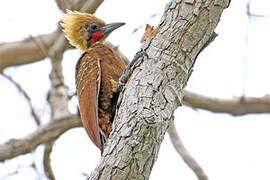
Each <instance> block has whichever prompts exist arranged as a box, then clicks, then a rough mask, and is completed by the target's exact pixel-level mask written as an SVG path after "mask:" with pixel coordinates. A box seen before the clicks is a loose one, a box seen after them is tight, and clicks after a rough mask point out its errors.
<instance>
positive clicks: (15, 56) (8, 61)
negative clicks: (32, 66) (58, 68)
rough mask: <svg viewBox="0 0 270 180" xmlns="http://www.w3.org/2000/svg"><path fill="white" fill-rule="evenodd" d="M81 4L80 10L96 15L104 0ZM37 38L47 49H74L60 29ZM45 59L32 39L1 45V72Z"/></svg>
mask: <svg viewBox="0 0 270 180" xmlns="http://www.w3.org/2000/svg"><path fill="white" fill-rule="evenodd" d="M76 2H77V1H76ZM80 2H83V4H81V3H79V4H77V5H78V9H80V10H81V11H83V12H88V13H94V12H95V11H96V9H97V8H98V7H99V5H100V4H101V3H102V2H103V0H95V1H93V0H88V1H87V2H86V0H81V1H80ZM85 2H86V3H85ZM77 3H78V2H77ZM76 8H77V7H76ZM76 8H75V9H76ZM35 38H36V39H40V40H41V41H42V42H43V43H44V45H45V46H46V47H51V46H52V45H53V44H55V45H54V47H53V49H59V50H58V52H62V53H63V52H64V51H65V50H66V49H68V48H72V47H71V46H69V45H68V44H67V42H66V40H65V37H64V34H63V33H62V32H61V30H60V28H59V29H58V30H56V31H54V32H52V33H48V34H45V35H40V36H37V37H35ZM55 41H57V43H55ZM44 58H46V56H45V55H44V54H43V53H42V52H41V51H40V49H39V47H37V46H36V44H35V43H34V42H33V40H31V38H28V39H25V40H22V41H17V42H10V43H2V44H0V71H1V70H3V69H5V68H6V67H10V66H18V65H22V64H28V63H33V62H36V61H40V60H42V59H44Z"/></svg>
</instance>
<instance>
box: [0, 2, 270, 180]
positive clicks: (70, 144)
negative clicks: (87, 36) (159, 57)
mask: <svg viewBox="0 0 270 180" xmlns="http://www.w3.org/2000/svg"><path fill="white" fill-rule="evenodd" d="M167 2H168V1H165V0H159V1H158V0H148V1H143V0H136V1H125V0H111V1H108V0H107V1H105V2H104V3H103V4H102V5H101V6H100V7H99V9H98V10H97V12H96V13H95V15H96V16H98V17H100V18H102V19H103V20H104V21H106V22H108V23H110V22H126V25H125V26H123V27H121V28H119V29H118V30H117V31H115V32H114V33H112V34H111V35H110V37H109V38H108V40H109V41H110V42H112V43H113V44H115V45H119V46H120V50H121V51H122V52H123V53H124V54H125V55H126V56H127V57H128V58H129V59H132V58H133V56H134V54H135V53H136V52H137V51H138V50H139V48H140V42H139V40H140V39H141V36H142V34H143V32H144V27H145V24H146V23H148V24H150V25H157V24H158V22H159V20H160V17H161V15H162V13H163V10H164V7H165V5H166V3H167ZM246 2H247V1H245V0H237V1H232V2H231V6H230V8H229V9H226V10H225V12H224V13H223V15H222V18H221V21H220V23H219V25H218V27H217V29H216V32H217V33H218V34H219V36H218V37H217V38H216V40H215V41H214V42H213V43H212V44H211V45H210V46H209V47H208V48H207V49H206V50H205V51H203V52H202V53H201V54H200V56H199V58H198V59H197V61H196V64H195V68H194V72H193V74H192V76H191V78H190V80H189V82H188V85H187V88H186V89H188V90H191V91H193V92H197V93H199V94H203V95H207V96H210V97H219V98H232V97H234V96H242V95H245V96H255V97H261V96H264V95H266V94H269V92H270V83H269V77H270V71H269V67H270V63H269V48H270V47H269V42H270V35H269V32H270V15H269V14H270V1H268V0H257V1H252V2H251V12H252V13H254V14H260V15H264V14H268V16H266V17H263V18H251V19H248V17H247V15H246ZM0 5H1V6H0V22H1V23H2V24H1V28H0V32H1V33H0V43H3V42H12V41H18V40H22V39H24V38H27V37H29V36H30V35H32V36H36V35H41V34H44V33H49V32H52V31H54V30H55V29H56V28H57V23H58V21H59V19H60V17H61V14H62V12H61V11H59V10H58V8H57V6H56V4H55V2H54V1H53V0H48V1H44V0H25V1H21V0H10V1H2V2H0ZM153 16H154V17H153ZM138 27H141V28H140V29H139V30H138V31H136V32H135V33H132V32H133V31H134V29H136V28H138ZM80 55H81V52H80V51H79V50H68V51H66V53H65V54H64V61H63V68H64V76H65V81H66V84H67V85H68V87H69V91H70V93H72V92H74V91H75V83H74V82H75V80H74V71H75V64H76V62H77V60H78V59H79V57H80ZM50 68H51V66H50V61H49V59H45V60H43V61H40V62H37V63H33V64H30V65H24V66H20V67H12V68H8V69H6V70H5V73H6V74H8V75H11V76H12V77H13V78H14V79H15V80H16V81H17V82H19V83H20V84H21V85H22V87H23V88H24V89H25V90H26V91H27V92H28V93H29V94H30V95H31V98H32V101H33V104H34V106H35V108H36V110H37V111H38V113H39V114H40V115H42V121H43V122H44V123H46V122H48V120H49V117H50V115H49V107H48V104H47V102H46V97H47V91H48V89H49V88H50V81H49V78H48V74H49V72H50ZM0 92H1V93H0V99H1V101H0V111H1V120H0V143H4V142H6V141H7V140H8V139H10V138H21V137H24V136H25V135H26V134H29V133H30V132H33V131H34V130H35V129H36V128H37V127H36V125H35V123H34V120H33V118H32V117H31V112H30V109H29V107H28V104H27V102H26V101H25V99H24V97H23V96H22V95H21V94H20V93H18V90H17V89H16V88H15V87H14V85H13V84H11V83H10V82H9V81H8V80H7V79H5V78H4V77H2V76H0ZM76 106H77V100H76V98H73V99H72V101H71V102H70V110H71V111H72V112H76V108H75V107H76ZM269 120H270V116H269V115H268V114H265V115H247V116H240V117H232V116H230V115H228V114H214V113H210V112H208V111H203V110H198V111H194V110H192V109H190V108H188V107H180V108H178V109H177V110H176V111H175V123H176V126H177V128H178V131H179V134H180V136H181V138H182V140H183V141H184V144H185V146H186V148H187V149H188V150H189V151H190V153H191V154H192V155H193V157H194V158H195V159H196V160H197V161H198V162H199V164H200V165H201V166H202V167H203V169H204V170H205V172H206V174H207V175H208V176H209V178H210V179H215V180H228V179H230V180H241V179H245V180H254V179H260V180H269V179H270V174H269V162H270V155H269V152H270V144H269V137H270V130H269V127H270V121H269ZM43 151H44V147H43V146H39V147H38V148H37V150H36V151H34V152H33V153H31V154H27V155H23V156H19V157H18V158H15V159H12V160H8V161H6V162H5V163H0V179H1V180H2V179H7V180H21V179H28V180H35V179H38V176H40V177H41V179H42V180H45V179H46V177H45V175H44V172H43V169H42V156H41V153H42V152H43ZM51 159H52V167H53V170H54V173H55V176H56V179H60V180H61V179H77V180H82V179H85V178H84V176H83V175H82V173H87V174H89V173H90V172H91V171H92V170H93V169H94V168H95V167H96V165H97V163H98V161H99V159H100V152H99V149H97V148H96V147H95V146H94V144H92V143H91V142H90V140H89V138H88V136H87V134H86V133H85V131H84V129H83V128H75V129H72V130H70V131H68V132H67V133H65V134H64V135H62V136H61V137H60V138H59V139H58V140H57V141H56V142H55V145H54V148H53V152H52V154H51ZM33 161H34V162H35V164H36V166H37V168H38V170H39V173H40V174H37V173H36V172H35V171H34V170H33V168H31V167H30V166H29V165H30V164H32V162H33ZM16 169H19V171H18V173H17V174H15V175H12V176H8V177H5V175H7V174H8V173H12V172H14V171H16ZM150 179H151V180H156V179H157V180H159V179H185V180H194V179H196V176H195V175H194V173H193V172H192V171H191V170H190V169H189V168H188V167H187V165H186V164H185V163H183V161H182V160H181V158H180V157H179V156H178V154H177V153H176V152H175V150H174V148H173V147H172V145H171V143H170V141H169V138H168V136H167V135H166V136H165V139H164V141H163V143H162V146H161V149H160V153H159V158H158V160H157V162H156V163H155V165H154V167H153V171H152V174H151V176H150Z"/></svg>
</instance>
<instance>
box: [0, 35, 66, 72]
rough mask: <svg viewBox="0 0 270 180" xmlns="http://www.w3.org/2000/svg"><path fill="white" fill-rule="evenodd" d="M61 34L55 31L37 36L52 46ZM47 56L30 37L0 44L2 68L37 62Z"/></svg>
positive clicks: (0, 68)
mask: <svg viewBox="0 0 270 180" xmlns="http://www.w3.org/2000/svg"><path fill="white" fill-rule="evenodd" d="M59 34H61V32H59V31H55V32H52V33H49V34H45V35H41V36H37V37H38V39H41V40H42V41H43V42H44V44H45V45H46V47H50V46H51V45H52V44H53V43H54V41H55V40H56V38H57V37H58V36H59ZM45 57H46V56H44V54H42V53H41V52H40V49H39V48H38V47H37V46H36V44H35V43H34V42H33V41H32V40H31V39H30V38H28V39H25V40H22V41H17V42H11V43H3V44H0V70H3V69H4V68H6V67H10V66H18V65H22V64H28V63H32V62H36V61H39V60H42V59H44V58H45Z"/></svg>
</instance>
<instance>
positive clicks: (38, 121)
mask: <svg viewBox="0 0 270 180" xmlns="http://www.w3.org/2000/svg"><path fill="white" fill-rule="evenodd" d="M1 75H2V76H4V77H5V78H7V79H8V80H9V81H10V82H11V83H12V84H14V85H15V87H16V88H17V89H18V91H19V92H21V93H22V95H23V96H24V98H25V99H26V100H27V102H28V105H29V107H30V109H31V114H32V116H33V118H34V120H35V122H36V124H37V125H40V124H41V120H40V117H39V115H38V114H37V113H36V111H35V109H34V106H33V104H32V100H31V98H30V96H29V95H28V93H27V92H26V91H25V90H24V89H23V88H22V86H21V85H20V84H19V83H17V82H16V81H15V80H14V79H13V78H12V77H11V76H9V75H7V74H5V73H4V72H1Z"/></svg>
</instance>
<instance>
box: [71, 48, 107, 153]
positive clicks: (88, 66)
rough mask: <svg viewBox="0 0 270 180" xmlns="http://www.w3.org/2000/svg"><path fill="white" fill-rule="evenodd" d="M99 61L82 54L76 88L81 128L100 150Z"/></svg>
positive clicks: (78, 64) (77, 68) (77, 69)
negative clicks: (82, 127)
mask: <svg viewBox="0 0 270 180" xmlns="http://www.w3.org/2000/svg"><path fill="white" fill-rule="evenodd" d="M100 81H101V69H100V60H99V59H98V58H95V56H92V55H90V54H88V53H84V54H83V55H82V57H81V58H80V59H79V61H78V63H77V65H76V86H77V94H78V99H79V105H80V114H81V119H82V122H83V126H84V128H85V130H86V131H87V134H88V136H89V137H90V139H91V140H92V141H93V143H94V144H95V145H96V146H97V147H99V148H100V149H101V150H102V143H101V139H100V134H99V124H98V96H99V89H100Z"/></svg>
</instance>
